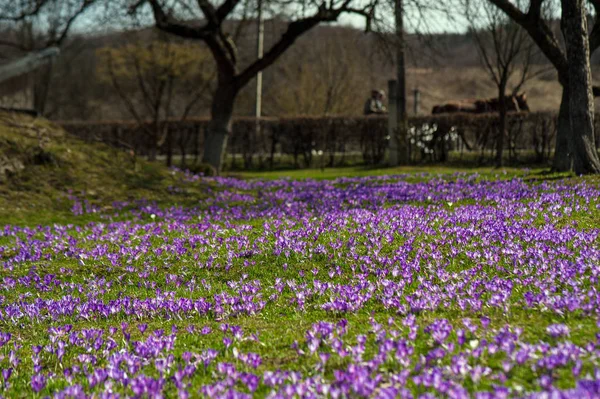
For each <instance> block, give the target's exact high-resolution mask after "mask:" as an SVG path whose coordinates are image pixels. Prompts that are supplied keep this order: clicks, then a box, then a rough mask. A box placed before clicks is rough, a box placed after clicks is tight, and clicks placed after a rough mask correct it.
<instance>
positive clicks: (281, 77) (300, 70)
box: [47, 20, 600, 120]
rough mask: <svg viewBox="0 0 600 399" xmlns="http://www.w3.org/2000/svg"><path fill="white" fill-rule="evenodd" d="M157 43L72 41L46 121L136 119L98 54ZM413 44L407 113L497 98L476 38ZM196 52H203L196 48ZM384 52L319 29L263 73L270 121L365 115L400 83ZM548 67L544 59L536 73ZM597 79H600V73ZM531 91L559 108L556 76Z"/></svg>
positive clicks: (250, 101)
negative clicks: (415, 95) (372, 97)
mask: <svg viewBox="0 0 600 399" xmlns="http://www.w3.org/2000/svg"><path fill="white" fill-rule="evenodd" d="M237 27H238V26H237V23H231V24H230V25H229V26H227V27H226V28H227V30H228V31H229V32H230V33H232V34H233V33H235V32H236V31H238V29H237ZM285 28H286V22H285V21H283V20H270V21H266V25H265V46H266V48H268V47H269V46H270V45H271V44H272V43H273V42H274V41H275V40H277V39H278V38H279V37H280V35H281V34H282V33H283V31H284V30H285ZM157 35H158V33H157V31H156V30H154V29H152V28H148V29H144V30H140V31H135V32H118V33H111V34H104V35H97V36H93V37H87V36H86V37H75V38H72V39H71V42H70V43H69V44H68V45H67V46H65V48H64V49H63V53H62V55H61V57H60V59H59V60H58V61H57V62H56V63H55V65H54V70H53V74H52V76H53V77H52V85H51V87H50V94H49V105H48V107H47V110H48V112H47V115H48V116H49V117H50V118H52V119H60V120H115V119H131V115H130V114H129V113H128V112H127V110H126V107H125V106H124V105H123V102H122V101H121V99H120V98H119V97H118V96H117V95H116V94H115V91H114V89H113V88H112V87H111V86H110V84H108V83H102V82H99V81H98V79H96V76H97V70H98V67H99V62H100V61H99V59H98V58H97V54H96V52H97V50H98V49H100V48H102V47H118V46H121V45H123V44H126V43H131V42H135V41H138V42H139V43H148V42H149V41H151V40H155V39H156V37H157ZM255 38H256V26H255V24H254V23H253V22H249V23H247V24H246V25H244V26H243V27H241V28H240V29H239V36H238V37H237V44H238V47H239V50H240V51H239V59H240V60H241V63H242V66H243V65H244V64H247V63H249V62H250V61H251V60H252V59H253V57H254V51H255V46H254V42H255ZM171 39H172V37H171ZM173 40H178V39H173ZM407 44H408V51H407V67H408V76H407V89H408V91H409V97H410V98H409V111H412V109H413V107H412V94H411V93H412V92H413V90H415V89H419V90H420V91H421V99H422V104H421V108H420V113H422V114H425V113H429V112H430V110H431V107H432V106H433V105H435V104H437V103H440V102H445V101H450V100H454V99H460V98H472V97H490V96H495V95H496V92H495V88H494V85H493V84H492V82H491V80H490V79H489V77H488V76H487V75H486V73H485V72H484V71H483V69H482V68H481V66H480V62H479V56H478V53H477V50H476V47H475V43H474V40H473V38H472V37H471V36H470V35H468V34H454V33H453V34H436V35H431V36H427V37H422V36H419V37H417V36H415V35H408V38H407ZM194 45H197V46H199V47H200V46H203V44H202V43H198V42H196V43H195V44H194ZM384 50H385V48H384V46H382V45H381V42H380V40H379V39H378V38H377V37H376V35H374V34H366V33H364V32H362V31H359V30H357V29H354V28H351V27H343V26H332V25H323V26H318V27H316V28H314V29H313V30H312V31H310V32H308V33H307V34H306V35H305V36H303V37H301V38H300V39H299V40H298V41H297V42H296V43H295V44H294V46H292V48H291V49H290V50H289V51H288V52H287V53H286V54H284V55H283V57H281V59H280V60H279V61H278V62H277V63H275V64H274V65H273V66H271V67H270V68H268V69H267V70H266V71H265V73H264V77H263V79H264V86H263V110H264V113H265V114H266V115H270V116H284V115H287V116H289V115H303V114H304V115H323V114H338V115H357V114H360V113H361V112H362V105H363V103H364V101H365V99H366V97H367V96H368V94H369V91H370V89H371V88H382V89H385V90H387V82H388V80H390V79H394V76H395V66H394V64H393V57H391V56H390V54H388V53H386V51H384ZM598 60H600V54H596V55H595V56H594V58H593V61H594V63H595V64H597V63H598V62H597V61H598ZM546 66H548V65H547V63H546V62H545V61H544V59H543V58H541V59H540V60H539V65H538V69H540V68H544V67H546ZM594 75H595V76H598V77H600V75H598V74H597V73H595V74H594ZM253 85H254V83H253V82H251V83H250V84H249V85H248V86H247V87H246V88H245V89H244V90H243V91H242V93H241V94H240V97H239V99H238V103H237V104H236V113H237V114H238V115H252V113H253V110H254V86H253ZM210 90H211V89H210V88H209V92H208V93H207V95H206V96H205V97H206V98H204V99H202V100H201V101H198V103H197V104H196V106H195V107H194V108H193V109H192V112H191V114H190V115H192V116H205V115H207V114H208V113H209V109H210V102H209V99H210ZM525 90H526V91H527V93H528V96H529V100H530V104H531V108H532V109H533V110H556V109H557V108H558V104H559V103H560V86H559V85H558V83H557V82H556V78H555V75H554V73H552V71H551V70H550V72H549V73H547V74H543V75H541V76H538V77H537V78H536V79H535V80H533V81H531V82H529V83H528V84H527V85H526V86H525ZM179 94H181V93H179ZM175 96H176V97H177V96H178V93H175ZM325 97H332V98H333V99H332V98H325ZM332 103H333V105H332ZM325 104H327V105H325ZM175 111H177V110H175ZM174 114H178V112H174Z"/></svg>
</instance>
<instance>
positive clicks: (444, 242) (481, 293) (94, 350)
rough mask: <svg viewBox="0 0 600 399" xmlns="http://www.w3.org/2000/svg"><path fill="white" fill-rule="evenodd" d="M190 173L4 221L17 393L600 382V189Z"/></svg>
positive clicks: (520, 393) (287, 394)
mask: <svg viewBox="0 0 600 399" xmlns="http://www.w3.org/2000/svg"><path fill="white" fill-rule="evenodd" d="M173 174H174V182H175V184H174V185H173V187H171V189H170V190H171V192H172V193H173V194H172V195H173V196H174V198H180V196H182V195H185V193H186V188H187V187H189V186H190V185H195V186H201V187H203V189H204V191H205V193H206V197H204V198H202V199H198V201H197V203H196V204H195V205H194V206H185V207H184V206H168V207H165V206H161V205H159V204H155V203H152V202H149V201H133V202H132V201H130V202H121V203H115V204H113V206H112V207H110V208H109V207H99V206H96V205H94V204H93V203H91V202H90V201H88V200H86V199H85V198H81V197H77V196H75V195H72V194H71V196H70V198H72V200H73V201H74V206H73V213H74V215H73V224H71V225H58V224H49V225H39V226H27V227H24V226H13V225H5V226H2V228H1V230H0V261H1V262H2V266H3V269H2V270H3V271H2V275H1V276H0V370H1V371H2V373H1V378H0V395H2V396H3V397H17V396H33V395H37V397H46V396H48V397H56V398H88V397H94V398H96V397H97V398H126V397H133V398H142V397H148V398H163V397H178V398H188V397H189V398H191V397H209V398H215V397H223V398H248V397H268V398H292V397H296V398H320V397H332V398H346V397H349V398H356V397H365V398H367V397H368V398H371V397H376V398H395V397H400V398H423V399H425V398H438V397H448V398H470V397H476V398H481V399H483V398H513V397H519V398H554V397H556V398H598V397H600V333H598V332H597V331H599V330H600V293H599V292H598V287H599V282H598V278H599V277H600V228H599V226H600V188H599V187H598V186H597V185H595V184H593V183H590V182H585V181H577V182H573V181H552V182H542V183H539V182H538V183H532V182H527V181H524V180H522V179H511V180H502V179H496V180H486V179H484V178H482V177H481V176H478V175H466V174H455V175H452V176H446V177H439V176H429V175H418V176H417V175H402V176H381V177H361V178H340V179H336V180H328V181H316V180H302V181H295V180H290V179H280V180H239V179H234V178H224V177H220V178H204V177H202V176H198V175H193V174H191V173H188V172H181V171H174V172H173ZM186 203H189V199H187V202H186ZM107 209H110V211H108V210H107ZM90 214H92V215H90ZM90 217H91V218H92V219H91V220H94V221H93V222H90V221H89V220H90Z"/></svg>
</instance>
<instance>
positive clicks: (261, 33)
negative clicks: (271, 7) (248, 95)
mask: <svg viewBox="0 0 600 399" xmlns="http://www.w3.org/2000/svg"><path fill="white" fill-rule="evenodd" d="M256 22H257V30H256V58H257V59H261V58H262V57H263V49H264V37H265V22H264V21H263V13H262V0H258V20H257V21H256ZM261 115H262V71H260V72H258V74H257V75H256V108H255V111H254V116H255V117H256V127H257V132H258V129H259V127H260V124H259V121H258V119H259V118H260V117H261Z"/></svg>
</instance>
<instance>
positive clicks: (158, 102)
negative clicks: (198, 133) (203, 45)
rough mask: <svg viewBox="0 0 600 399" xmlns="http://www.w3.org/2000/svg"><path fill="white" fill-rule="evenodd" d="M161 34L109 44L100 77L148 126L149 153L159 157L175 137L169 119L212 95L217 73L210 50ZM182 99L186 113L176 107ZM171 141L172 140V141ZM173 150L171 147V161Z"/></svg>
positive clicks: (183, 116)
mask: <svg viewBox="0 0 600 399" xmlns="http://www.w3.org/2000/svg"><path fill="white" fill-rule="evenodd" d="M161 36H162V37H161V38H160V39H158V40H157V39H150V41H149V42H148V40H146V41H144V42H140V41H138V42H133V43H131V44H128V45H124V46H120V47H105V48H102V49H100V50H98V52H97V53H98V56H99V58H100V65H99V67H98V71H97V75H98V77H99V78H100V80H101V81H107V82H108V83H110V84H111V85H112V87H113V89H114V90H115V92H116V93H117V95H118V96H119V98H120V99H121V101H122V103H123V105H124V106H125V108H126V109H127V111H128V112H129V114H130V115H131V116H132V117H133V118H134V119H135V120H136V122H137V123H138V125H139V127H140V128H141V129H143V130H145V131H146V133H147V136H148V138H149V140H148V141H149V142H150V143H151V145H150V154H149V159H150V160H153V161H154V160H156V155H157V151H158V149H159V148H160V147H162V146H163V144H164V143H165V141H166V140H168V139H169V138H168V131H167V124H165V123H163V122H164V121H165V120H169V119H171V118H174V117H178V118H179V119H180V120H185V119H186V118H187V116H188V115H189V113H190V112H191V111H192V109H193V108H194V106H195V105H196V104H198V102H199V101H200V100H201V99H202V98H203V97H205V96H207V95H209V93H210V83H211V81H212V80H213V77H214V72H213V70H212V68H211V65H210V64H211V62H210V61H211V60H210V58H209V55H208V54H207V51H206V50H205V51H204V52H203V51H201V50H199V49H197V48H195V47H196V46H192V45H190V43H177V42H175V41H174V40H173V38H172V37H170V36H167V35H164V34H162V35H161ZM190 85H193V86H195V87H194V89H193V90H189V86H190ZM175 97H177V98H175ZM177 100H178V101H177ZM176 102H179V103H180V106H179V107H178V108H179V110H180V112H181V114H180V115H176V114H175V111H174V108H175V107H174V105H175V103H176ZM170 145H171V141H168V142H167V146H170ZM171 156H172V151H171V148H170V147H169V148H168V149H167V165H168V166H171V163H172V158H171Z"/></svg>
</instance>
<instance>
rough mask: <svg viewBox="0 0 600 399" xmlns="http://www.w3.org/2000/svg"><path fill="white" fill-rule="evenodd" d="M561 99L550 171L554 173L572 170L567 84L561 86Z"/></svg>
mask: <svg viewBox="0 0 600 399" xmlns="http://www.w3.org/2000/svg"><path fill="white" fill-rule="evenodd" d="M562 88H563V92H562V99H561V102H560V110H559V111H558V120H557V126H556V147H555V149H554V160H553V161H552V170H553V171H555V172H567V171H570V170H571V169H572V164H573V162H572V160H571V154H570V151H569V141H570V137H571V117H570V112H569V108H570V105H569V84H568V82H565V83H563V85H562Z"/></svg>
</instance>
